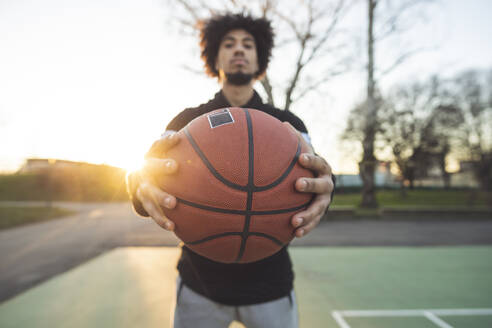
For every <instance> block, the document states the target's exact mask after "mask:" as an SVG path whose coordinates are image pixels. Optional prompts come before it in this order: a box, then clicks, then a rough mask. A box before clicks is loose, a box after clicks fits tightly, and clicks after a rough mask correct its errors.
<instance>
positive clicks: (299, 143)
mask: <svg viewBox="0 0 492 328" xmlns="http://www.w3.org/2000/svg"><path fill="white" fill-rule="evenodd" d="M178 135H179V138H180V139H181V141H180V143H179V144H178V145H177V146H175V147H173V148H172V149H170V150H169V152H168V153H167V154H166V155H167V156H166V157H169V158H173V159H175V160H176V161H177V162H178V163H179V169H178V172H177V173H176V174H173V175H170V176H166V177H165V178H162V180H161V181H159V185H160V187H161V188H162V189H163V190H165V191H166V192H168V193H170V194H171V195H174V196H176V198H177V200H178V202H177V205H176V207H175V208H174V209H172V210H169V209H166V208H162V209H163V211H164V213H165V214H166V216H167V217H168V218H169V219H171V220H172V221H174V223H175V224H176V229H175V233H176V235H177V236H178V237H179V238H180V239H181V240H182V241H183V242H184V243H185V244H186V245H187V246H188V247H189V248H190V249H192V250H193V251H195V252H196V253H198V254H200V255H202V256H205V257H207V258H209V259H211V260H214V261H218V262H225V263H233V262H234V263H246V262H253V261H258V260H260V259H262V258H265V257H267V256H270V255H272V254H274V253H276V252H277V251H279V250H280V248H281V247H283V246H284V245H286V244H288V243H289V242H290V241H291V240H292V238H293V237H294V228H293V227H292V225H291V223H290V222H291V219H292V216H293V215H294V214H295V213H297V212H299V211H301V210H303V209H305V208H306V207H307V206H308V204H309V203H310V201H311V199H312V197H313V195H312V194H309V193H301V192H297V191H296V190H295V187H294V184H295V181H296V180H297V178H299V177H313V173H312V172H311V171H309V170H307V169H305V168H303V167H302V166H300V165H299V164H298V158H299V155H300V154H301V153H303V152H306V151H307V150H308V146H307V144H306V143H305V141H304V140H303V138H302V137H299V136H298V135H297V134H296V133H295V132H294V131H292V129H291V128H290V127H288V126H286V125H284V124H282V123H281V122H280V121H279V120H278V119H276V118H274V117H273V116H270V115H268V114H266V113H264V112H261V111H258V110H254V109H245V108H227V109H219V110H215V111H212V112H210V113H207V114H204V115H202V116H200V117H197V118H196V119H194V120H193V121H191V122H190V123H189V124H188V125H187V126H185V127H184V128H183V129H181V130H180V131H179V132H178Z"/></svg>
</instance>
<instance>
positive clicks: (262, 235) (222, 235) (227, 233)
mask: <svg viewBox="0 0 492 328" xmlns="http://www.w3.org/2000/svg"><path fill="white" fill-rule="evenodd" d="M242 234H243V233H242V232H223V233H219V234H216V235H212V236H208V237H205V238H202V239H199V240H195V241H190V242H185V243H186V244H188V245H198V244H202V243H205V242H207V241H211V240H214V239H218V238H223V237H229V236H242ZM248 236H258V237H263V238H266V239H269V240H271V241H273V242H274V243H275V244H277V245H279V246H284V243H283V242H281V241H280V240H278V239H277V238H275V237H273V236H272V235H269V234H266V233H262V232H249V233H248Z"/></svg>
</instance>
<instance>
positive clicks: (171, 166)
mask: <svg viewBox="0 0 492 328" xmlns="http://www.w3.org/2000/svg"><path fill="white" fill-rule="evenodd" d="M178 143H179V137H178V135H177V134H176V133H169V134H167V135H166V136H165V137H162V138H161V139H159V140H157V141H156V142H154V144H153V145H152V147H151V148H150V150H149V151H148V152H147V154H146V155H145V165H144V167H143V168H142V169H141V170H140V172H139V178H140V179H139V180H140V183H139V184H138V187H137V189H136V192H135V197H136V198H137V199H138V200H139V201H140V202H141V203H142V207H143V208H144V209H145V211H146V212H147V213H148V214H149V216H150V217H152V219H153V220H154V221H155V222H156V223H157V224H158V225H160V226H161V227H162V228H164V229H166V230H169V231H173V230H174V228H175V225H174V222H172V221H171V220H169V219H168V218H167V217H166V216H165V215H164V212H163V211H162V208H161V207H165V208H168V209H173V208H174V207H175V206H176V197H174V196H173V195H170V194H168V193H167V192H165V191H163V190H162V189H160V188H159V187H158V185H157V183H156V181H159V178H160V177H162V176H165V175H169V174H174V173H176V172H177V170H178V163H176V161H175V160H173V159H170V158H166V153H167V151H168V150H169V149H170V148H172V147H174V146H175V145H177V144H178Z"/></svg>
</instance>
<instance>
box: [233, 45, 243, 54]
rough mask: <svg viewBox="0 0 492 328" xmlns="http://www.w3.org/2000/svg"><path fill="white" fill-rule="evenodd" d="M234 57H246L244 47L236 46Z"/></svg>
mask: <svg viewBox="0 0 492 328" xmlns="http://www.w3.org/2000/svg"><path fill="white" fill-rule="evenodd" d="M234 55H244V47H243V46H236V47H235V49H234Z"/></svg>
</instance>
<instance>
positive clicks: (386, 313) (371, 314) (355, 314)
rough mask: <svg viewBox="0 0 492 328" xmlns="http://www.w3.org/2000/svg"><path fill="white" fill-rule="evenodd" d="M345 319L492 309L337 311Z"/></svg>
mask: <svg viewBox="0 0 492 328" xmlns="http://www.w3.org/2000/svg"><path fill="white" fill-rule="evenodd" d="M336 312H338V313H340V314H341V315H342V316H344V317H413V316H423V315H424V313H425V312H431V313H433V314H435V315H438V316H453V315H456V316H465V315H492V309H434V310H433V309H419V310H350V311H336Z"/></svg>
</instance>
